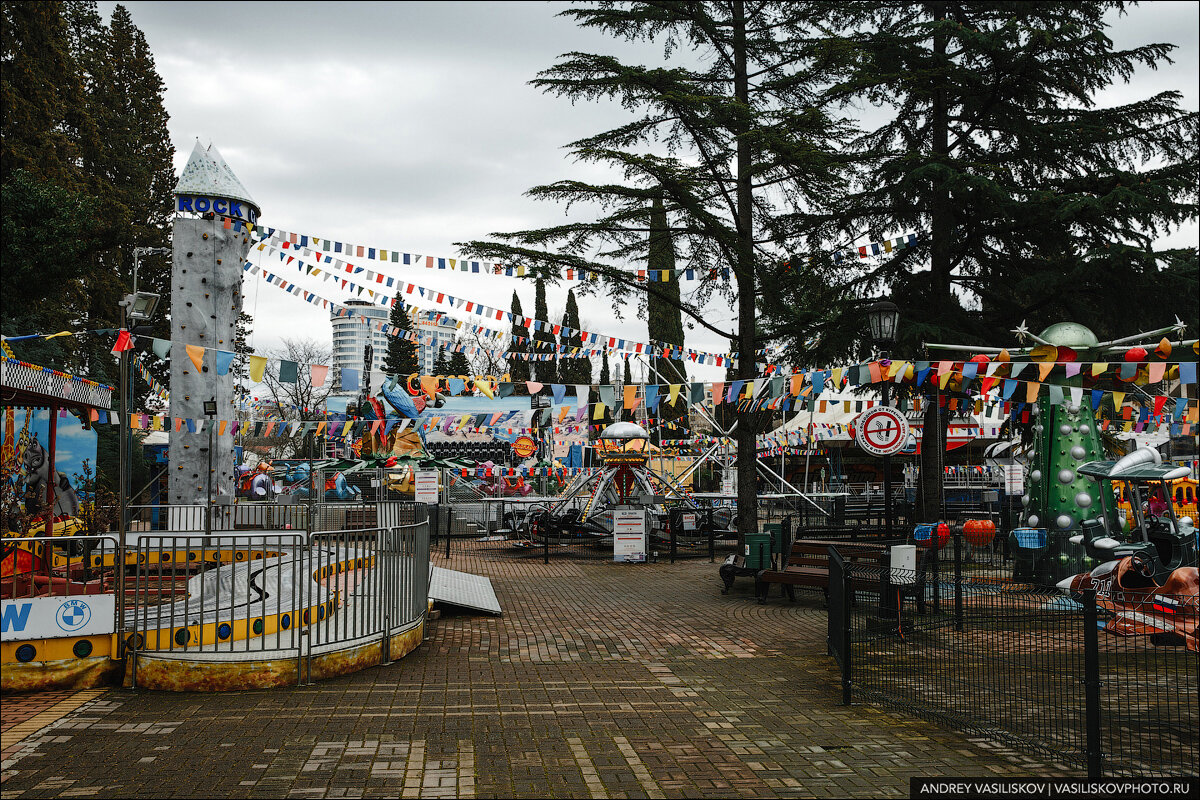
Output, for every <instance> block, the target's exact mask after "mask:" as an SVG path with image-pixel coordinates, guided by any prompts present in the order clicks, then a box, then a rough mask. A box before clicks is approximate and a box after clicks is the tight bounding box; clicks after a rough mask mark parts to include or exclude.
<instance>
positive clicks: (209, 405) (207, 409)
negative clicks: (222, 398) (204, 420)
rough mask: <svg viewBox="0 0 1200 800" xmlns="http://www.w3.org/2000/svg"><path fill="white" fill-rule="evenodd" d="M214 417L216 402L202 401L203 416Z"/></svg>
mask: <svg viewBox="0 0 1200 800" xmlns="http://www.w3.org/2000/svg"><path fill="white" fill-rule="evenodd" d="M216 415H217V401H216V400H205V401H204V416H206V417H215V416H216Z"/></svg>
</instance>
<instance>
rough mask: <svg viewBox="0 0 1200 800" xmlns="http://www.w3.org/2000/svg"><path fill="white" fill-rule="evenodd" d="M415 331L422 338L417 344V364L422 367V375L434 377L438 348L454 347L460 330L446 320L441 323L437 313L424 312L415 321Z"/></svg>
mask: <svg viewBox="0 0 1200 800" xmlns="http://www.w3.org/2000/svg"><path fill="white" fill-rule="evenodd" d="M413 330H415V331H416V333H417V335H418V336H419V337H420V341H418V342H417V363H419V364H420V365H421V373H422V374H424V375H432V374H433V362H434V361H436V360H437V354H438V348H440V347H445V348H450V347H452V346H453V345H454V338H455V334H456V333H457V330H458V329H457V328H455V327H454V323H452V322H449V321H447V320H446V319H445V318H442V320H441V321H440V322H439V321H438V313H437V312H436V311H422V312H420V313H418V314H417V315H416V319H414V320H413Z"/></svg>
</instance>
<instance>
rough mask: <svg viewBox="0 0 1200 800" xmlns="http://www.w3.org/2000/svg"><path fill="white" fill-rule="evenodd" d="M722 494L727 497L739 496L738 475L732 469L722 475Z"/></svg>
mask: <svg viewBox="0 0 1200 800" xmlns="http://www.w3.org/2000/svg"><path fill="white" fill-rule="evenodd" d="M721 494H723V495H725V496H727V497H732V496H733V495H735V494H737V473H736V472H734V471H733V470H731V469H730V470H725V472H724V473H722V475H721Z"/></svg>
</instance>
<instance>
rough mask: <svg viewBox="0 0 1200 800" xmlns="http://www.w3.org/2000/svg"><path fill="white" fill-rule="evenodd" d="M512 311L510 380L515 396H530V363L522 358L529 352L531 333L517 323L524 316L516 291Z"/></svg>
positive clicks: (509, 348) (509, 350) (509, 361)
mask: <svg viewBox="0 0 1200 800" xmlns="http://www.w3.org/2000/svg"><path fill="white" fill-rule="evenodd" d="M510 309H511V311H512V316H513V325H512V341H511V342H509V345H508V352H509V354H510V355H509V359H508V375H509V380H510V381H512V384H513V394H518V395H524V394H529V389H528V387H526V386H525V382H526V381H528V380H529V362H528V361H527V360H525V359H524V358H522V356H523V355H524V354H525V353H527V352H528V341H529V340H528V339H527V338H526V337H527V336H528V335H529V331H528V330H527V329H526V328H525V326H524V325H522V324H520V323H519V322H518V321H517V320H518V318H520V317H522V316H523V314H522V312H521V298H520V297H517V293H516V291H515V290H514V291H513V296H512V305H511V306H510Z"/></svg>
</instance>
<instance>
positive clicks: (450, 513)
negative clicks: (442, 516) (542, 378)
mask: <svg viewBox="0 0 1200 800" xmlns="http://www.w3.org/2000/svg"><path fill="white" fill-rule="evenodd" d="M452 527H454V510H453V509H452V508H450V506H449V505H447V506H446V560H447V561H449V560H450V529H451V528H452Z"/></svg>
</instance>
